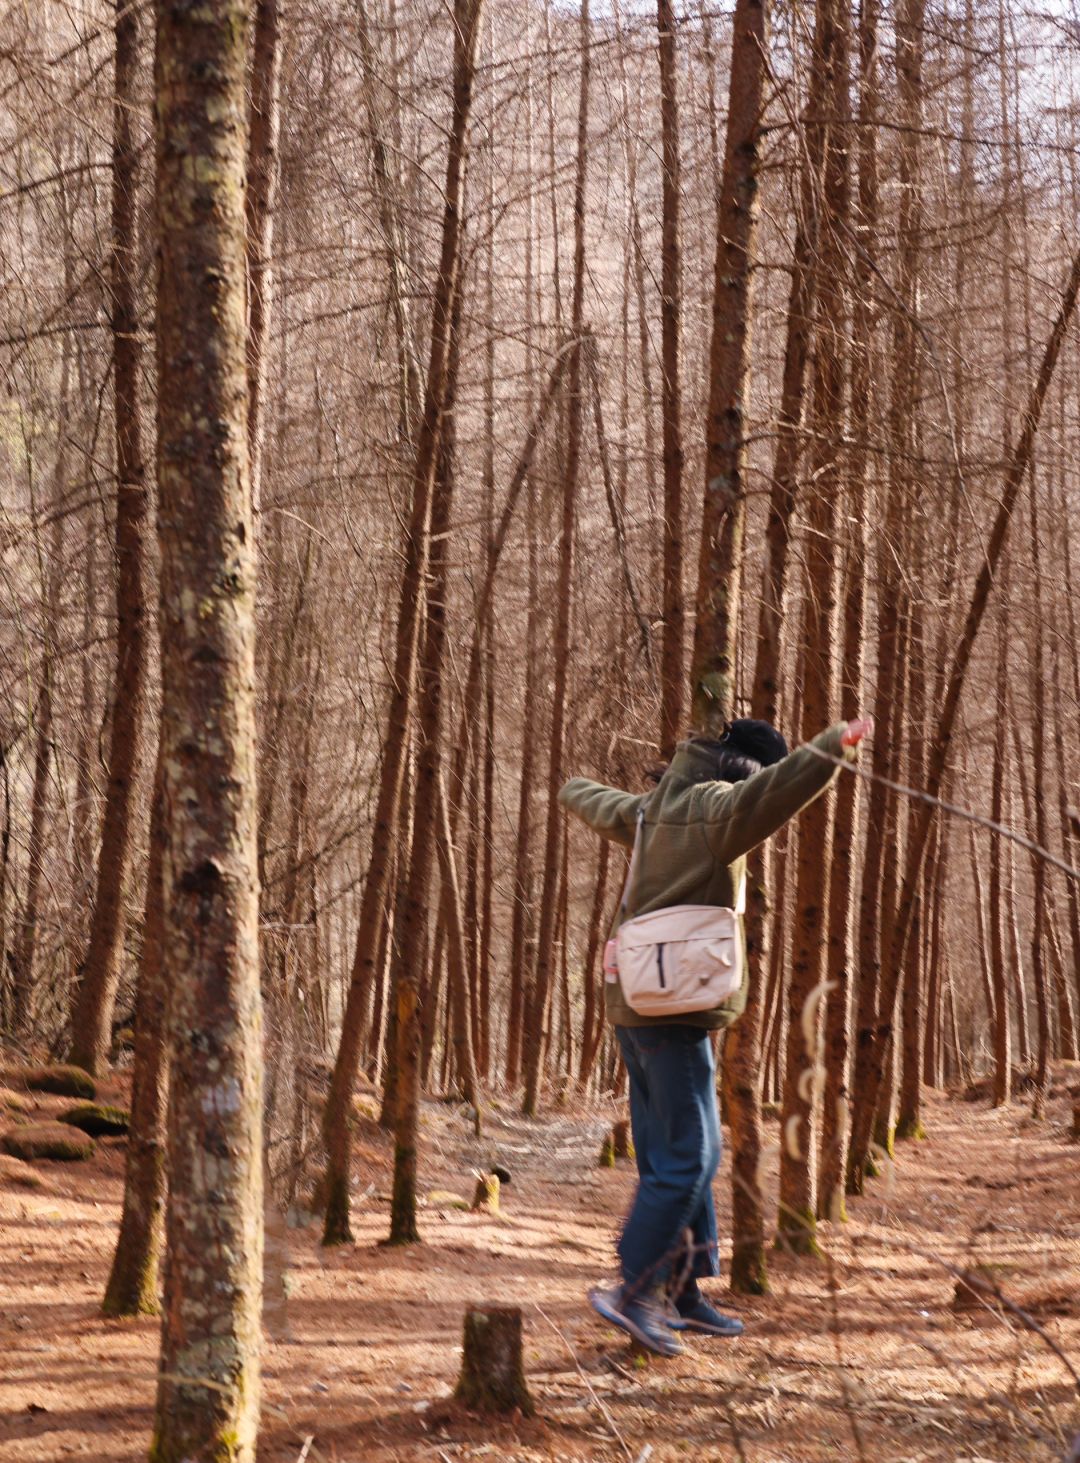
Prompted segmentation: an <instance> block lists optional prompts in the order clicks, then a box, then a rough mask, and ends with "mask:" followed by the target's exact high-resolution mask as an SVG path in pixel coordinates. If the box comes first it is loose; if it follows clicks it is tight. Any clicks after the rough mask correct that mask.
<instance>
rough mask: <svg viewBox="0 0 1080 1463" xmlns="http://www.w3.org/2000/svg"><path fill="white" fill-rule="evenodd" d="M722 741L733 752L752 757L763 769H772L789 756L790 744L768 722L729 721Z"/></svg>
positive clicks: (743, 718)
mask: <svg viewBox="0 0 1080 1463" xmlns="http://www.w3.org/2000/svg"><path fill="white" fill-rule="evenodd" d="M720 741H721V742H722V743H723V745H724V746H725V747H730V749H731V750H732V751H733V752H741V753H742V755H743V756H744V757H752V758H753V759H754V761H755V762H759V763H760V764H761V766H762V767H771V766H772V765H773V763H774V762H780V761H782V760H783V758H785V757H786V756H787V754H788V744H787V742H785V741H784V739H783V737H782V736H781V735H780V733H779V732H778V731H777V730H776V728H775V727H774V726H770V725H769V723H768V722H767V721H753V720H751V718H750V717H742V718H741V719H740V720H738V721H729V722H728V723H727V725H726V726H725V727H724V734H723V736H722V737H721V738H720Z"/></svg>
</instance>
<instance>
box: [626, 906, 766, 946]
mask: <svg viewBox="0 0 1080 1463" xmlns="http://www.w3.org/2000/svg"><path fill="white" fill-rule="evenodd" d="M737 929H738V920H737V917H736V914H735V911H734V910H733V909H724V908H723V907H722V906H719V905H716V904H673V905H671V906H670V908H668V909H657V910H654V911H653V913H652V914H639V915H636V916H635V917H634V918H633V919H630V920H627V921H626V923H625V924H623V925H620V927H619V944H620V946H621V947H622V948H623V949H624V950H637V949H640V948H641V946H643V945H667V944H674V943H676V942H677V941H679V940H729V939H731V938H733V936H734V935H735V934H736V931H737Z"/></svg>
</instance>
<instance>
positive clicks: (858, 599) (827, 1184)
mask: <svg viewBox="0 0 1080 1463" xmlns="http://www.w3.org/2000/svg"><path fill="white" fill-rule="evenodd" d="M877 26H878V4H877V0H862V4H861V6H860V10H859V119H858V198H857V203H856V207H855V209H854V220H853V227H852V235H853V238H854V241H855V246H856V248H855V258H854V261H853V266H852V273H853V286H852V295H853V301H852V353H851V408H850V410H851V438H852V441H853V443H854V451H853V452H852V454H851V462H850V471H849V475H848V493H849V505H850V506H849V509H848V519H849V523H850V528H849V540H848V552H847V561H846V565H845V590H844V599H843V615H844V631H843V661H842V668H841V698H842V704H841V712H842V714H843V715H844V716H846V717H849V718H851V717H854V716H857V715H858V714H859V712H860V711H861V709H862V704H863V700H862V698H863V641H864V637H865V629H866V627H865V623H864V622H865V618H866V578H867V575H866V521H867V518H868V512H869V503H870V495H869V491H868V482H867V479H868V465H869V462H868V459H869V442H870V432H871V417H872V412H873V402H874V396H875V391H874V362H873V303H872V287H873V275H874V269H875V262H874V249H875V244H876V237H877V227H878V163H877V125H878V122H877V107H878V64H877ZM858 809H859V781H858V779H857V778H855V777H844V778H841V779H840V782H839V784H838V786H837V789H836V808H835V821H834V831H833V858H832V878H831V881H830V886H829V946H828V956H827V966H826V979H827V980H828V981H829V982H830V984H831V985H832V987H833V989H832V990H831V991H830V992H829V993H828V1005H827V1007H826V1012H825V1072H826V1075H825V1091H824V1098H823V1107H822V1143H821V1174H820V1179H819V1183H818V1206H817V1212H818V1218H819V1219H832V1220H834V1221H839V1220H843V1219H846V1217H847V1215H846V1211H845V1205H844V1191H845V1187H846V1182H845V1180H846V1171H847V1140H848V1131H849V1128H850V1123H851V1094H850V1087H849V1082H850V1075H849V1066H850V1061H851V1053H850V1050H849V1047H850V1035H851V1019H852V1007H853V1000H854V996H855V992H856V991H857V990H858V989H859V986H858V982H857V981H856V980H853V979H852V977H853V975H855V974H856V973H857V971H858V965H857V963H856V960H855V954H856V951H855V934H856V930H855V928H854V920H855V915H856V913H857V909H858V907H857V906H856V907H855V908H853V907H852V904H853V895H854V892H855V887H856V880H855V850H856V830H857V824H858Z"/></svg>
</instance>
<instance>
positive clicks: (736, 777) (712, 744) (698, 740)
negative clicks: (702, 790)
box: [645, 717, 788, 785]
mask: <svg viewBox="0 0 1080 1463" xmlns="http://www.w3.org/2000/svg"><path fill="white" fill-rule="evenodd" d="M688 745H689V746H691V747H693V748H694V750H695V751H697V752H702V753H704V754H705V756H704V758H703V759H702V761H703V770H704V769H705V768H707V773H706V777H705V778H703V779H702V780H703V781H705V780H707V781H710V782H745V781H746V779H747V778H748V777H753V775H754V773H755V772H760V771H761V770H762V768H763V767H771V766H772V765H773V763H774V762H780V761H782V759H783V758H784V757H786V756H787V754H788V744H787V742H786V741H785V740H784V738H783V737H782V736H781V735H780V733H779V732H778V731H777V730H776V728H775V727H774V726H770V724H769V723H768V722H767V721H754V720H753V719H752V718H750V717H741V718H740V719H739V720H737V721H729V722H727V723H725V726H724V730H723V732H722V733H721V735H720V736H719V737H704V736H693V737H689V738H688ZM667 770H668V763H666V762H660V763H657V764H656V765H655V766H653V767H649V768H647V769H646V771H645V781H646V782H649V783H652V784H654V785H655V784H656V783H658V782H659V781H660V779H661V778H662V777H663V775H664V773H665V772H666V771H667Z"/></svg>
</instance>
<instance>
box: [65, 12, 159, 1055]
mask: <svg viewBox="0 0 1080 1463" xmlns="http://www.w3.org/2000/svg"><path fill="white" fill-rule="evenodd" d="M141 23H142V14H141V11H140V9H139V7H138V6H137V5H130V4H128V3H126V0H118V3H117V8H116V61H115V80H114V90H113V157H112V259H111V263H110V282H109V283H110V294H111V303H112V337H113V393H114V395H113V399H114V419H115V434H116V669H115V672H114V679H113V705H112V731H111V735H110V744H109V785H108V791H107V793H106V798H105V815H104V821H103V823H102V829H101V848H100V852H99V854H98V865H97V888H96V892H95V895H94V915H93V921H92V923H91V926H90V943H89V947H88V949H87V953H86V963H85V966H84V968H83V974H82V979H81V981H80V983H79V988H78V991H77V993H76V996H75V1003H74V1008H73V1012H72V1039H71V1060H72V1061H73V1062H74V1063H75V1064H76V1065H77V1066H80V1067H85V1068H86V1070H87V1071H88V1072H95V1073H96V1072H101V1071H102V1070H103V1069H104V1068H105V1066H106V1065H107V1064H108V1060H109V1047H110V1044H111V1040H112V1016H113V1007H114V1005H115V1003H116V990H117V986H118V985H119V982H120V974H121V964H122V961H123V954H124V895H125V892H126V887H127V880H128V874H129V871H130V869H131V863H132V852H133V843H134V836H133V835H134V831H135V830H134V827H133V823H134V820H135V817H136V807H135V792H136V779H137V778H138V775H139V767H140V763H141V761H142V742H143V725H142V723H143V715H144V706H145V699H146V623H145V622H146V550H145V545H144V535H145V528H146V515H147V494H146V476H145V465H144V462H143V446H142V430H141V424H140V420H139V374H140V371H141V369H142V342H141V338H140V334H139V320H138V303H139V302H138V293H137V288H136V276H137V271H138V233H137V227H138V205H139V182H140V179H139V174H140V167H139V145H138V139H137V137H136V136H135V128H134V126H133V121H134V118H135V117H136V116H137V105H138V103H137V88H136V80H137V73H138V65H139V46H140V29H141Z"/></svg>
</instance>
